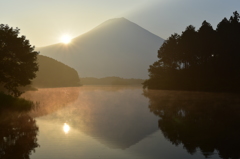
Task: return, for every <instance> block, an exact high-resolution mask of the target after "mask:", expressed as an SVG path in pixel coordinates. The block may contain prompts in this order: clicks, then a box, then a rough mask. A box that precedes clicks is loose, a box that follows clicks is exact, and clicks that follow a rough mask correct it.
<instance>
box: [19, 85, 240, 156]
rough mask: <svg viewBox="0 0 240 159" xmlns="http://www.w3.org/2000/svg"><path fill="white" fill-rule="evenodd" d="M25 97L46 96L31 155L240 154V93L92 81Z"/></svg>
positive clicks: (37, 113) (41, 99)
mask: <svg viewBox="0 0 240 159" xmlns="http://www.w3.org/2000/svg"><path fill="white" fill-rule="evenodd" d="M23 97H25V98H27V99H31V100H33V101H39V102H40V104H39V108H38V109H37V110H35V111H32V112H31V113H30V114H29V116H30V117H31V119H35V120H34V121H35V122H36V123H35V124H36V126H37V128H38V129H37V131H35V132H37V135H35V137H36V140H34V141H35V142H36V144H38V145H39V146H38V147H33V148H32V149H31V148H30V149H29V150H28V151H31V153H28V155H29V157H30V158H31V159H44V158H46V159H48V158H51V159H55V158H56V159H61V158H62V159H65V158H66V159H67V158H71V159H75V158H76V159H77V158H87V159H88V158H90V159H96V158H104V159H108V158H109V159H112V158H114V159H118V158H119V159H134V158H136V159H159V158H165V159H170V158H186V159H187V158H194V159H201V158H214V159H215V158H239V156H240V154H239V152H240V151H239V148H240V144H239V143H240V142H239V141H240V139H239V133H240V119H239V118H240V117H239V113H240V111H239V106H240V105H239V103H240V101H239V100H240V98H239V95H238V94H227V93H204V92H184V91H143V90H142V88H141V87H110V86H104V87H94V86H84V87H80V88H52V89H39V91H31V92H27V93H25V94H24V95H23ZM33 149H34V150H35V152H34V151H33Z"/></svg>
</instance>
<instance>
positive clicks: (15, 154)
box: [0, 112, 39, 159]
mask: <svg viewBox="0 0 240 159" xmlns="http://www.w3.org/2000/svg"><path fill="white" fill-rule="evenodd" d="M0 119H1V120H0V158H1V159H16V158H17V159H29V158H30V157H29V156H30V155H31V152H32V151H35V148H37V147H38V146H39V145H38V143H37V137H36V136H37V133H38V126H37V125H36V122H35V120H34V119H33V118H32V117H30V116H29V115H27V114H21V113H9V114H8V113H6V112H5V113H2V114H0Z"/></svg>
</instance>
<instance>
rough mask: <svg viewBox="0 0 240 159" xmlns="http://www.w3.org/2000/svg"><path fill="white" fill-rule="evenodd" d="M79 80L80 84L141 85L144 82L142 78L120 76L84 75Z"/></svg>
mask: <svg viewBox="0 0 240 159" xmlns="http://www.w3.org/2000/svg"><path fill="white" fill-rule="evenodd" d="M80 80H81V84H82V85H141V84H142V83H143V82H144V80H143V79H134V78H131V79H125V78H120V77H104V78H94V77H85V78H81V79H80Z"/></svg>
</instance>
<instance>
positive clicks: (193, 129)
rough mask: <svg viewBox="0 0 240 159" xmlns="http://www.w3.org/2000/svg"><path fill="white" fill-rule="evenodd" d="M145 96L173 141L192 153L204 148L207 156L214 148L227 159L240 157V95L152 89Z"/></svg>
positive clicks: (160, 125)
mask: <svg viewBox="0 0 240 159" xmlns="http://www.w3.org/2000/svg"><path fill="white" fill-rule="evenodd" d="M144 95H145V96H146V97H148V98H149V109H150V111H151V112H152V113H154V114H155V115H157V116H159V117H160V119H159V122H158V125H159V128H160V129H161V131H162V133H163V134H164V136H165V137H166V138H167V139H168V140H169V141H170V142H171V143H172V144H174V145H179V144H182V145H183V146H184V148H185V149H186V150H187V151H188V152H189V153H190V154H194V153H195V152H196V150H197V149H200V150H201V152H202V153H203V155H204V156H205V157H206V158H207V157H210V156H211V155H212V154H213V153H214V151H217V152H218V154H219V156H220V157H221V158H224V159H225V158H226V159H227V158H240V151H239V147H240V136H239V134H240V115H239V114H240V98H239V97H240V95H239V94H224V93H204V92H180V91H154V90H148V91H145V92H144Z"/></svg>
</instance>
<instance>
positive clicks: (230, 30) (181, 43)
mask: <svg viewBox="0 0 240 159" xmlns="http://www.w3.org/2000/svg"><path fill="white" fill-rule="evenodd" d="M239 18H240V16H239V14H238V12H237V11H235V12H234V13H233V15H232V16H231V17H230V18H229V19H227V18H224V19H223V20H222V21H221V22H219V24H218V25H217V27H216V29H213V27H212V25H211V24H210V23H208V22H207V21H203V23H202V25H201V27H200V28H199V29H198V30H196V29H195V27H194V26H192V25H189V26H187V27H186V29H185V31H183V32H182V34H181V35H179V34H176V33H175V34H172V35H171V36H170V37H169V38H168V39H167V40H166V41H165V42H164V43H163V45H162V46H161V48H160V49H159V51H158V58H159V60H158V61H156V62H154V63H153V64H152V65H150V67H149V70H148V71H149V79H147V80H146V81H144V83H143V87H144V88H149V89H176V90H177V89H181V90H204V91H207V90H210V91H239V90H240V83H239V81H240V48H239V46H240V22H239Z"/></svg>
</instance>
